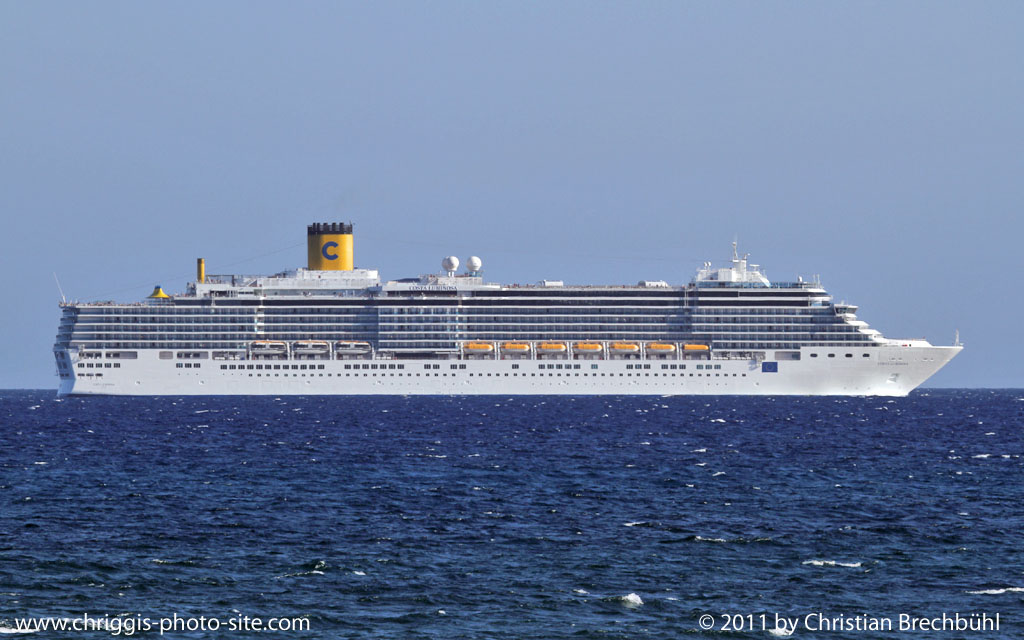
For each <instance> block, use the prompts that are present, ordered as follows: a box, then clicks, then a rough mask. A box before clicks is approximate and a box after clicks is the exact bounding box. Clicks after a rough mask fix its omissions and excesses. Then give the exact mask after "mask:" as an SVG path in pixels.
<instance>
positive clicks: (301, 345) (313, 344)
mask: <svg viewBox="0 0 1024 640" xmlns="http://www.w3.org/2000/svg"><path fill="white" fill-rule="evenodd" d="M330 350H331V345H330V344H329V343H327V342H324V341H323V340H299V341H298V342H296V343H295V346H294V347H292V353H295V354H296V355H317V354H321V353H327V352H328V351H330Z"/></svg>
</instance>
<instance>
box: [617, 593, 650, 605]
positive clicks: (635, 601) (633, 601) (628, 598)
mask: <svg viewBox="0 0 1024 640" xmlns="http://www.w3.org/2000/svg"><path fill="white" fill-rule="evenodd" d="M614 599H615V600H617V601H619V602H620V603H622V606H624V607H626V608H629V609H636V608H637V607H642V606H644V601H643V598H641V597H640V596H638V595H637V594H635V593H627V594H626V595H624V596H618V597H617V598H614Z"/></svg>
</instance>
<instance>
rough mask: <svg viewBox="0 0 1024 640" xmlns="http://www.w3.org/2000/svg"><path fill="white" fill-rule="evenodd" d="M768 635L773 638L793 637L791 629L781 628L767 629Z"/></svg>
mask: <svg viewBox="0 0 1024 640" xmlns="http://www.w3.org/2000/svg"><path fill="white" fill-rule="evenodd" d="M768 634H769V635H773V636H782V637H786V636H791V635H793V629H783V628H782V627H775V628H774V629H769V630H768Z"/></svg>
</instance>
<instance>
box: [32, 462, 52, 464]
mask: <svg viewBox="0 0 1024 640" xmlns="http://www.w3.org/2000/svg"><path fill="white" fill-rule="evenodd" d="M32 464H49V463H48V462H33V463H32Z"/></svg>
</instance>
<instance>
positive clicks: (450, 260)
mask: <svg viewBox="0 0 1024 640" xmlns="http://www.w3.org/2000/svg"><path fill="white" fill-rule="evenodd" d="M441 268H442V269H444V270H445V271H455V270H456V269H458V268H459V259H458V258H456V257H455V256H448V257H447V258H445V259H444V260H442V261H441Z"/></svg>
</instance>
